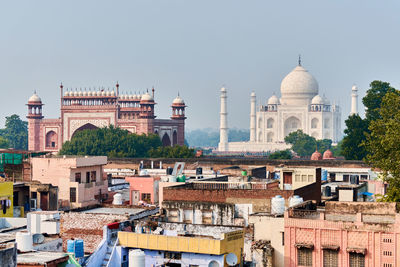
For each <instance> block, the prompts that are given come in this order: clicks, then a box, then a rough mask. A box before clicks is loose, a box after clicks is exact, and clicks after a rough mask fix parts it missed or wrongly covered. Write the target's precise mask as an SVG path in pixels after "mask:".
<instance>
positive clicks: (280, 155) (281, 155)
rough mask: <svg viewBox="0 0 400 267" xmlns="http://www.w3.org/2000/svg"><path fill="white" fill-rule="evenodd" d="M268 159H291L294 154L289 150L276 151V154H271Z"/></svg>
mask: <svg viewBox="0 0 400 267" xmlns="http://www.w3.org/2000/svg"><path fill="white" fill-rule="evenodd" d="M268 158H269V159H291V158H292V153H291V152H290V150H289V149H286V150H279V151H275V152H274V153H271V154H270V155H269V156H268Z"/></svg>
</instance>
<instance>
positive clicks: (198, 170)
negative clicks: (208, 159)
mask: <svg viewBox="0 0 400 267" xmlns="http://www.w3.org/2000/svg"><path fill="white" fill-rule="evenodd" d="M202 174H203V168H202V167H197V168H196V175H202Z"/></svg>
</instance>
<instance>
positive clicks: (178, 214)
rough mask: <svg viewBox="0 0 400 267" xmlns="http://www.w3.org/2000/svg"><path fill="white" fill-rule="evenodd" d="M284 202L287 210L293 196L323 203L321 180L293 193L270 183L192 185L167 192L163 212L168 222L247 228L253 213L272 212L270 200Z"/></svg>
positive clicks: (199, 183) (194, 183)
mask: <svg viewBox="0 0 400 267" xmlns="http://www.w3.org/2000/svg"><path fill="white" fill-rule="evenodd" d="M277 195H280V196H282V197H283V198H284V199H285V203H286V204H285V205H286V207H288V206H289V199H290V198H291V197H293V196H294V195H298V196H300V197H302V198H303V199H304V200H314V201H316V202H317V203H319V202H320V201H321V180H320V176H319V177H317V181H316V182H314V183H311V184H309V185H306V186H303V187H300V188H297V189H294V190H293V189H291V190H281V189H279V182H278V181H269V182H236V183H234V182H191V183H186V184H184V185H177V186H170V187H165V188H164V196H163V199H164V200H163V209H164V210H165V212H166V217H167V220H168V221H170V220H172V221H174V222H188V223H196V224H197V223H205V222H207V223H209V224H223V225H247V224H248V217H249V215H250V214H251V213H256V212H271V199H272V198H273V197H275V196H277Z"/></svg>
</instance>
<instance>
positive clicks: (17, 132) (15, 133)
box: [0, 114, 28, 150]
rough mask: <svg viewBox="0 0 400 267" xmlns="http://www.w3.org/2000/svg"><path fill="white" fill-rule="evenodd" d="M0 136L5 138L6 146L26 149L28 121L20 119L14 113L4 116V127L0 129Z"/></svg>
mask: <svg viewBox="0 0 400 267" xmlns="http://www.w3.org/2000/svg"><path fill="white" fill-rule="evenodd" d="M0 136H1V137H3V138H4V139H6V140H7V142H8V145H7V148H14V149H21V150H27V149H28V122H26V121H23V120H21V118H20V117H19V116H18V115H16V114H13V115H11V116H9V117H6V123H5V128H4V129H0ZM4 145H5V143H3V146H4Z"/></svg>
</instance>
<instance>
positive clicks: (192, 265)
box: [189, 264, 200, 267]
mask: <svg viewBox="0 0 400 267" xmlns="http://www.w3.org/2000/svg"><path fill="white" fill-rule="evenodd" d="M199 266H200V265H194V264H189V267H199Z"/></svg>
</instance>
